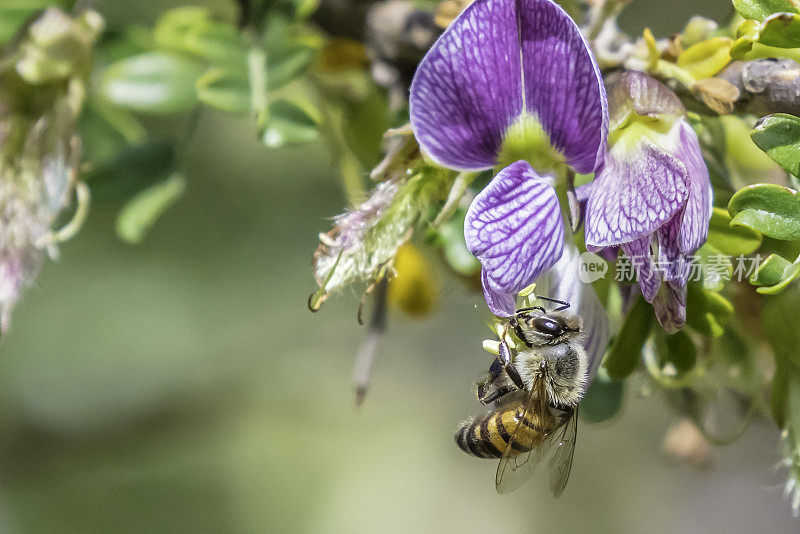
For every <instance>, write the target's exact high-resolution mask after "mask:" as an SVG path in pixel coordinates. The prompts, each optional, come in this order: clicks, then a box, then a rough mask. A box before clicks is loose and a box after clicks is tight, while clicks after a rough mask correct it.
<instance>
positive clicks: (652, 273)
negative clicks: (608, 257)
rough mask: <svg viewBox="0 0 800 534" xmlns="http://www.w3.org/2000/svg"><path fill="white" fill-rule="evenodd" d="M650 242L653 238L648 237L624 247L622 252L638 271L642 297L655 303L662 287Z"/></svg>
mask: <svg viewBox="0 0 800 534" xmlns="http://www.w3.org/2000/svg"><path fill="white" fill-rule="evenodd" d="M650 241H651V236H649V235H648V236H645V237H642V238H641V239H636V240H634V241H631V242H630V243H625V244H623V245H622V251H623V252H624V253H625V255H626V256H627V257H628V259H629V260H630V261H631V264H632V265H633V268H634V270H635V271H636V274H637V276H638V278H639V287H641V288H642V295H643V296H644V299H645V300H646V301H647V302H653V299H654V298H655V296H656V293H658V288H659V287H660V286H661V275H660V274H659V272H658V269H657V268H656V265H655V262H654V261H653V256H652V255H651V254H650Z"/></svg>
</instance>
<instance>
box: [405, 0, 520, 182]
mask: <svg viewBox="0 0 800 534" xmlns="http://www.w3.org/2000/svg"><path fill="white" fill-rule="evenodd" d="M514 7H515V2H514V1H512V0H477V1H476V2H474V3H473V4H472V5H470V6H469V7H467V8H466V9H465V10H464V11H463V12H462V13H461V15H459V16H458V18H457V19H456V20H454V21H453V23H452V24H450V26H449V27H448V29H447V30H445V32H444V33H443V34H442V36H441V37H439V40H437V41H436V43H434V45H433V47H431V49H430V51H429V52H428V53H427V54H426V55H425V57H424V58H423V59H422V61H421V62H420V64H419V67H418V68H417V72H416V74H415V75H414V79H413V81H412V83H411V97H410V99H409V114H410V116H411V125H412V126H413V128H414V134H415V135H416V137H417V140H418V141H419V144H420V146H421V147H422V148H423V150H424V151H425V152H426V153H427V154H428V155H429V156H430V157H431V158H433V159H434V160H435V161H436V162H437V163H439V164H441V165H443V166H445V167H450V168H453V169H462V170H466V169H469V170H478V169H488V168H490V167H492V166H494V165H495V163H496V160H497V155H498V153H499V152H500V146H501V144H502V142H503V136H504V135H505V132H506V129H507V128H508V127H509V126H510V125H511V124H512V123H513V122H514V121H515V120H516V118H517V117H518V116H519V115H520V113H522V105H523V102H522V87H521V85H522V84H521V78H520V73H521V70H522V67H521V65H520V54H519V42H518V38H517V21H516V19H517V16H516V11H515V8H514Z"/></svg>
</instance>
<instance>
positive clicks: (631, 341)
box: [603, 295, 654, 380]
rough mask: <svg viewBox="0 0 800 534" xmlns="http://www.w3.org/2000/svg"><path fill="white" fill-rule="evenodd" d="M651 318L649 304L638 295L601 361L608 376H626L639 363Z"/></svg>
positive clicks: (648, 333) (651, 312)
mask: <svg viewBox="0 0 800 534" xmlns="http://www.w3.org/2000/svg"><path fill="white" fill-rule="evenodd" d="M653 318H654V316H653V310H652V309H651V307H650V304H648V303H647V301H646V300H644V298H643V297H642V296H641V295H639V296H638V297H637V298H636V302H635V303H634V304H633V307H632V308H631V311H630V312H628V316H627V317H626V318H625V322H624V323H623V324H622V328H620V330H619V333H618V334H617V336H616V338H614V343H613V344H612V345H611V348H610V349H609V352H608V356H607V357H606V359H605V362H604V363H603V366H604V367H605V369H606V371H608V376H609V377H611V378H612V379H615V380H621V379H623V378H626V377H628V376H629V375H630V374H631V373H632V372H633V371H634V370H635V369H636V366H637V365H639V360H640V358H641V355H642V347H644V343H645V341H647V338H648V336H649V335H650V328H651V327H652V325H653Z"/></svg>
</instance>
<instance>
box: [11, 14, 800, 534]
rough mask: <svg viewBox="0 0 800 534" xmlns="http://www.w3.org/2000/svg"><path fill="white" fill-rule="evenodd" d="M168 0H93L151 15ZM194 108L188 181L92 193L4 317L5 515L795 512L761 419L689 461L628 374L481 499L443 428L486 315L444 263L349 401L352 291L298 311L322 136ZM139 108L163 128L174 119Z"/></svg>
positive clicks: (326, 175)
mask: <svg viewBox="0 0 800 534" xmlns="http://www.w3.org/2000/svg"><path fill="white" fill-rule="evenodd" d="M186 3H188V2H184V4H186ZM193 3H201V4H202V3H203V2H193ZM180 4H181V3H179V2H162V1H155V0H152V1H147V2H126V1H124V0H118V1H111V0H106V1H100V2H96V3H95V8H96V9H98V10H99V11H100V12H101V13H103V14H104V15H105V16H106V17H107V18H108V19H109V22H110V24H111V25H113V24H123V23H125V24H127V23H130V22H131V21H138V22H141V23H143V24H149V23H151V22H152V21H153V20H154V19H155V17H156V16H157V14H158V13H159V12H160V11H161V10H163V9H164V8H165V7H167V6H172V5H180ZM210 4H211V5H212V6H214V7H215V8H216V9H220V10H226V9H228V10H229V9H231V6H230V3H229V2H225V1H222V0H220V1H218V2H211V3H210ZM728 8H729V4H728V2H727V0H714V1H710V0H708V1H703V2H700V1H693V2H683V1H681V2H661V1H655V0H637V1H636V2H634V4H633V5H632V6H631V7H630V8H629V10H628V11H627V12H626V14H625V16H624V17H623V21H624V22H625V23H626V24H629V25H630V26H631V27H634V28H635V27H641V25H642V21H644V20H646V22H647V23H648V24H649V25H650V26H651V27H652V28H653V30H654V32H655V33H656V34H657V35H666V34H667V33H669V32H671V31H676V30H678V29H679V28H680V27H681V25H682V22H683V21H685V20H686V19H687V18H688V16H689V15H691V14H694V13H700V14H705V15H709V16H714V17H715V18H717V19H722V18H724V17H725V16H726V15H727V13H728ZM199 121H200V122H199V125H198V128H197V129H196V133H195V134H194V135H193V137H192V139H191V141H190V142H189V144H188V146H187V151H186V156H185V164H184V167H185V170H186V175H187V178H188V188H187V193H186V195H185V197H184V198H183V199H182V200H181V201H180V203H179V204H177V206H176V207H175V208H173V209H171V210H170V211H169V212H167V214H166V215H165V216H164V217H163V219H161V220H160V221H159V222H158V224H157V226H156V227H155V229H154V231H153V232H152V234H151V235H149V236H148V238H147V239H146V240H145V241H144V242H143V243H142V244H141V245H139V246H136V247H131V246H127V245H124V244H122V243H120V242H119V241H118V240H117V238H116V237H115V235H114V229H113V226H114V217H115V216H116V213H117V210H118V209H119V205H118V204H114V203H113V202H98V203H96V204H95V205H94V206H93V209H92V212H91V216H90V218H89V221H88V223H87V224H86V226H85V228H84V229H83V231H82V232H81V233H80V235H79V236H78V237H77V238H76V239H75V240H74V241H72V242H70V243H69V244H67V245H66V246H64V247H63V249H62V257H61V259H60V261H58V262H57V263H51V264H48V265H47V266H46V268H45V269H44V272H43V273H42V276H41V277H40V278H39V279H38V282H37V285H36V286H35V287H34V288H33V289H32V290H30V291H29V292H28V293H27V294H26V296H25V298H24V300H23V302H22V303H21V305H20V306H19V308H18V310H17V312H16V314H15V317H14V322H13V326H12V329H11V332H10V334H9V336H8V337H7V339H5V341H4V344H3V346H2V348H1V349H0V531H2V532H6V531H8V532H35V533H61V532H65V533H66V532H82V533H93V532H152V533H160V532H165V533H167V532H169V533H179V532H192V533H203V532H220V533H228V532H231V533H250V532H429V531H445V530H447V531H461V532H478V531H486V530H496V531H498V532H508V533H513V532H545V531H547V532H578V531H584V532H673V531H677V532H753V531H771V532H792V531H794V532H796V531H797V529H798V523H797V522H795V521H794V520H793V519H792V518H791V513H790V509H789V507H788V505H787V503H786V502H785V501H784V500H783V498H782V483H783V475H782V474H781V473H780V472H779V470H778V469H777V463H778V461H779V454H778V436H777V433H776V431H775V430H774V428H773V427H772V426H770V425H767V424H762V423H760V422H758V421H756V422H755V423H754V424H753V425H752V426H751V427H750V428H749V430H748V431H747V432H746V433H745V435H744V437H743V438H742V439H740V440H738V441H737V442H736V443H734V444H733V445H730V446H727V447H724V448H718V449H714V451H713V465H712V467H711V468H710V469H707V470H704V471H698V470H696V469H694V468H692V467H690V466H688V465H684V464H679V463H676V462H674V461H672V460H670V459H669V458H667V457H666V456H665V455H664V454H663V453H662V439H663V435H664V432H665V431H666V429H667V427H668V426H669V425H670V423H671V422H672V421H673V415H672V412H671V411H670V410H669V408H668V407H667V406H666V403H665V401H664V400H663V399H661V398H659V397H658V396H651V395H648V394H647V390H646V388H645V387H644V384H637V383H635V382H634V383H633V386H632V387H629V389H628V391H627V393H626V398H625V403H624V408H623V410H622V412H621V414H620V415H619V416H618V417H616V418H615V419H614V420H612V421H610V422H606V423H603V424H599V425H591V424H583V425H582V427H581V429H580V432H579V436H578V445H577V450H576V455H575V463H574V466H573V472H572V478H571V480H570V483H569V486H568V488H567V490H566V492H565V494H564V495H563V496H562V497H561V498H560V499H558V500H553V499H552V498H551V496H550V494H549V490H548V489H547V486H546V483H545V482H544V481H543V480H541V479H537V480H533V481H532V482H530V483H528V484H527V485H526V486H524V487H523V488H522V489H521V490H519V491H518V492H517V493H515V494H513V495H511V496H506V497H500V496H498V495H497V494H496V493H495V490H494V484H493V480H494V470H495V467H496V464H495V462H487V461H481V460H477V459H475V458H472V457H468V456H467V455H465V454H463V453H461V452H460V451H459V450H458V449H457V447H456V446H455V444H454V442H453V438H452V435H453V432H454V430H455V429H456V427H457V425H458V423H459V421H461V420H463V419H464V418H465V417H466V416H468V415H470V414H472V413H475V412H476V411H478V409H479V407H478V403H477V402H476V401H475V398H474V394H473V392H472V385H473V383H474V381H475V379H476V378H477V377H478V375H480V374H481V372H483V371H484V370H485V369H486V367H487V364H488V363H489V359H488V357H487V354H486V353H484V352H483V351H482V350H481V349H480V341H481V340H482V339H484V338H485V337H487V333H488V331H487V330H486V329H485V327H484V326H483V325H484V308H483V304H482V300H481V298H480V296H478V295H477V294H475V293H472V292H470V291H469V290H468V289H467V288H466V287H464V286H462V285H461V284H460V283H459V282H457V281H456V280H454V279H452V278H448V277H446V276H440V280H441V281H442V284H443V287H442V295H444V296H443V298H442V299H441V300H440V302H439V305H438V307H437V309H436V312H435V314H434V315H433V316H431V317H430V318H428V320H426V321H422V322H420V321H413V320H410V319H407V318H405V317H404V316H402V315H400V314H399V313H394V314H393V315H392V316H391V318H390V327H389V331H388V333H387V335H386V336H385V338H384V340H383V346H382V350H381V353H380V355H379V359H378V361H377V363H376V367H375V370H374V380H373V387H372V390H371V391H370V394H369V396H368V398H367V400H366V402H365V404H364V405H363V406H362V407H360V408H358V409H356V408H355V407H354V403H353V400H354V397H353V391H352V389H351V383H350V380H351V372H352V363H353V359H354V354H355V351H356V349H357V347H358V344H359V342H360V341H361V340H362V338H363V336H364V335H365V329H364V328H363V327H359V326H358V325H357V323H356V319H355V312H356V307H357V301H358V298H357V296H356V295H354V294H352V293H346V294H344V295H341V296H337V297H334V298H332V299H331V300H330V301H329V302H328V303H327V304H326V305H325V307H324V308H323V309H322V311H321V312H320V313H319V314H317V315H312V314H311V313H309V312H308V310H307V309H306V298H307V296H308V295H309V293H310V292H312V291H313V289H314V288H315V285H314V281H313V278H312V276H311V270H310V262H311V259H310V257H311V253H312V252H313V250H314V248H315V247H316V244H317V234H318V233H319V232H321V231H326V230H327V229H328V228H329V226H330V218H331V217H332V216H333V215H335V214H336V213H337V212H339V211H340V210H341V209H343V207H344V206H345V199H344V196H343V194H342V192H341V187H340V185H339V183H338V181H337V177H336V173H335V170H334V168H333V166H332V165H331V163H330V158H329V155H328V154H327V152H326V150H325V149H324V147H323V146H322V145H318V146H317V145H315V146H312V147H311V148H303V149H284V150H281V151H269V150H267V149H265V148H264V147H263V146H262V145H260V144H259V143H258V142H257V141H256V140H255V130H254V126H253V125H252V124H251V123H250V122H249V121H247V120H235V119H232V118H230V117H229V116H225V115H223V114H221V113H215V112H213V111H203V112H202V113H201V115H200V117H199ZM148 125H149V126H150V128H151V131H152V132H153V137H154V138H156V139H159V138H163V139H171V138H174V137H176V136H180V135H182V134H183V132H184V131H185V128H186V120H185V118H183V117H165V118H161V119H159V120H151V121H150V122H149V123H148ZM434 260H435V259H434ZM434 265H435V262H434Z"/></svg>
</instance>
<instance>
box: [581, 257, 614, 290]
mask: <svg viewBox="0 0 800 534" xmlns="http://www.w3.org/2000/svg"><path fill="white" fill-rule="evenodd" d="M607 272H608V263H606V260H604V259H603V258H601V257H600V256H598V255H597V254H594V253H592V252H584V253H583V254H581V265H580V269H579V270H578V277H579V278H580V279H581V282H583V283H584V284H591V283H592V282H594V281H595V280H600V279H601V278H604V277H605V275H606V273H607Z"/></svg>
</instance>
